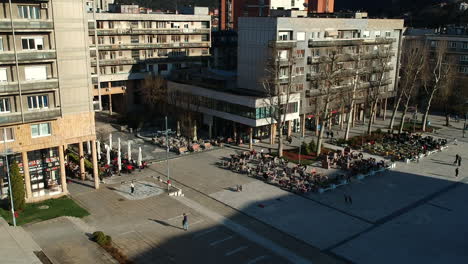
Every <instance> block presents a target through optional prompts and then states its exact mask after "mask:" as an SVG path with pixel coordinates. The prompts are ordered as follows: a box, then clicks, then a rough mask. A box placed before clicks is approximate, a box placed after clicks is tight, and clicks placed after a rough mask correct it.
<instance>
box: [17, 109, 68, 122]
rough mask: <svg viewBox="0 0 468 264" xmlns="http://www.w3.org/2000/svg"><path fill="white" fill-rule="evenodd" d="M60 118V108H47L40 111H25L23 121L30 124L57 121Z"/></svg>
mask: <svg viewBox="0 0 468 264" xmlns="http://www.w3.org/2000/svg"><path fill="white" fill-rule="evenodd" d="M60 116H61V111H60V108H49V109H45V110H40V111H25V112H24V121H25V122H32V121H42V120H50V119H57V118H59V117H60Z"/></svg>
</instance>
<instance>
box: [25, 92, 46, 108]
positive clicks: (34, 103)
mask: <svg viewBox="0 0 468 264" xmlns="http://www.w3.org/2000/svg"><path fill="white" fill-rule="evenodd" d="M48 107H49V96H48V95H35V96H28V109H29V110H37V109H43V108H48Z"/></svg>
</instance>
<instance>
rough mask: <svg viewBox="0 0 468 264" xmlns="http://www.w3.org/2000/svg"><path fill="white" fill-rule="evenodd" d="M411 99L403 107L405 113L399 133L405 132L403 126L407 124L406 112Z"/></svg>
mask: <svg viewBox="0 0 468 264" xmlns="http://www.w3.org/2000/svg"><path fill="white" fill-rule="evenodd" d="M408 105H409V99H408V100H407V101H406V104H405V107H404V109H403V115H402V116H401V122H400V128H399V129H398V133H400V134H401V133H403V128H404V126H405V119H406V112H407V111H408Z"/></svg>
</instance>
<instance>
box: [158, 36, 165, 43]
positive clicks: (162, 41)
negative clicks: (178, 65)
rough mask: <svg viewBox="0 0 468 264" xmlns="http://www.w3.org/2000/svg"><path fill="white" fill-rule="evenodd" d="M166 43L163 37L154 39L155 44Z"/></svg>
mask: <svg viewBox="0 0 468 264" xmlns="http://www.w3.org/2000/svg"><path fill="white" fill-rule="evenodd" d="M166 41H167V37H166V36H165V35H163V36H160V35H158V36H157V37H156V42H157V43H166Z"/></svg>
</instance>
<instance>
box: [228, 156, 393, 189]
mask: <svg viewBox="0 0 468 264" xmlns="http://www.w3.org/2000/svg"><path fill="white" fill-rule="evenodd" d="M323 159H325V160H327V162H331V163H333V164H334V165H336V166H341V168H345V167H346V169H344V170H345V171H344V173H341V174H340V175H335V176H333V177H329V176H327V175H324V174H321V173H318V172H317V170H316V169H315V168H312V169H309V168H308V167H307V166H304V165H298V164H294V163H291V162H288V161H286V160H284V159H282V158H277V157H274V156H271V155H269V154H264V153H263V152H256V151H255V150H252V151H246V152H242V153H240V154H233V155H231V157H230V158H228V159H225V160H223V161H222V162H221V163H220V166H221V167H223V168H225V169H228V170H231V171H234V172H237V173H244V174H247V175H249V176H252V177H256V178H260V179H262V180H264V181H265V182H268V183H272V184H275V185H278V186H280V187H282V188H284V189H287V190H290V191H292V192H297V193H307V192H317V191H319V189H326V188H329V187H330V186H331V185H333V184H334V185H338V184H340V183H344V182H349V181H350V180H351V178H352V177H353V176H355V175H357V174H362V173H365V172H369V171H370V170H379V169H381V168H384V167H386V166H387V165H386V164H385V162H384V161H380V162H377V161H376V160H375V159H373V158H370V159H364V157H363V155H362V153H359V154H356V153H354V152H353V153H342V154H339V153H338V152H337V153H334V154H333V155H331V156H329V155H324V156H323ZM343 162H345V163H346V164H347V165H346V166H343V164H342V163H343Z"/></svg>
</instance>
